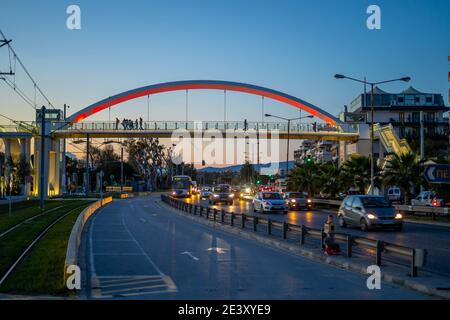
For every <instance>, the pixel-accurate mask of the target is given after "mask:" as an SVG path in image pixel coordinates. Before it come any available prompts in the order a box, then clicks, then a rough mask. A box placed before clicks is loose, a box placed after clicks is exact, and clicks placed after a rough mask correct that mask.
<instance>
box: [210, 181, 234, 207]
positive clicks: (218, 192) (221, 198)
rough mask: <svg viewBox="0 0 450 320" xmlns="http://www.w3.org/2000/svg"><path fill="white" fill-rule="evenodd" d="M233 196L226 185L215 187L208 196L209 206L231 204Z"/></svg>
mask: <svg viewBox="0 0 450 320" xmlns="http://www.w3.org/2000/svg"><path fill="white" fill-rule="evenodd" d="M233 199H234V194H233V193H232V192H231V187H230V185H228V184H219V185H217V186H215V187H214V188H213V190H212V192H211V194H210V195H209V204H214V205H215V204H217V203H226V204H229V205H232V204H233Z"/></svg>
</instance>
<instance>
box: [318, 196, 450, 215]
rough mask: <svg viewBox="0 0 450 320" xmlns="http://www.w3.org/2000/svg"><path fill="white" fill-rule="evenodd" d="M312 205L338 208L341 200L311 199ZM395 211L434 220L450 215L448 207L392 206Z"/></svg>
mask: <svg viewBox="0 0 450 320" xmlns="http://www.w3.org/2000/svg"><path fill="white" fill-rule="evenodd" d="M313 202H314V203H318V204H327V205H329V206H336V207H339V206H340V205H341V203H342V201H341V200H330V199H320V198H318V199H313ZM394 208H395V210H396V211H399V212H406V213H410V214H413V215H414V214H417V215H420V214H422V215H431V217H432V218H433V219H434V217H435V216H448V215H450V208H448V207H432V206H429V207H427V206H410V205H394Z"/></svg>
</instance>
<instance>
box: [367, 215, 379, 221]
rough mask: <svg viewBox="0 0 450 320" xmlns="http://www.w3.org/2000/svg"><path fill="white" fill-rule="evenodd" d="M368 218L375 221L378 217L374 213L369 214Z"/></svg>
mask: <svg viewBox="0 0 450 320" xmlns="http://www.w3.org/2000/svg"><path fill="white" fill-rule="evenodd" d="M367 218H368V219H370V220H373V219H376V218H377V217H376V216H375V215H374V214H373V213H369V214H368V215H367Z"/></svg>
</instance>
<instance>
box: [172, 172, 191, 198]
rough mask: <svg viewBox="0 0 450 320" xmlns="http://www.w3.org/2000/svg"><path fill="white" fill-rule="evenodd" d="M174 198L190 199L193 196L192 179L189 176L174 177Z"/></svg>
mask: <svg viewBox="0 0 450 320" xmlns="http://www.w3.org/2000/svg"><path fill="white" fill-rule="evenodd" d="M170 194H171V195H172V197H177V198H188V197H190V196H191V194H192V179H191V177H189V176H174V177H173V178H172V191H171V193H170Z"/></svg>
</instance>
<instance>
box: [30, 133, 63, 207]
mask: <svg viewBox="0 0 450 320" xmlns="http://www.w3.org/2000/svg"><path fill="white" fill-rule="evenodd" d="M44 139H45V141H44V143H45V152H44V153H43V154H42V152H41V138H36V139H35V147H34V150H35V151H34V157H35V159H34V163H35V166H34V195H36V196H37V195H38V194H40V192H43V194H44V199H47V198H48V197H49V196H50V197H51V196H56V195H59V194H60V193H61V188H60V146H59V140H58V139H55V140H53V139H51V138H44ZM41 157H44V176H43V177H41V176H40V163H41V162H40V161H41ZM40 179H44V181H43V182H44V183H43V184H44V186H46V188H44V190H39V182H40Z"/></svg>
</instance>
